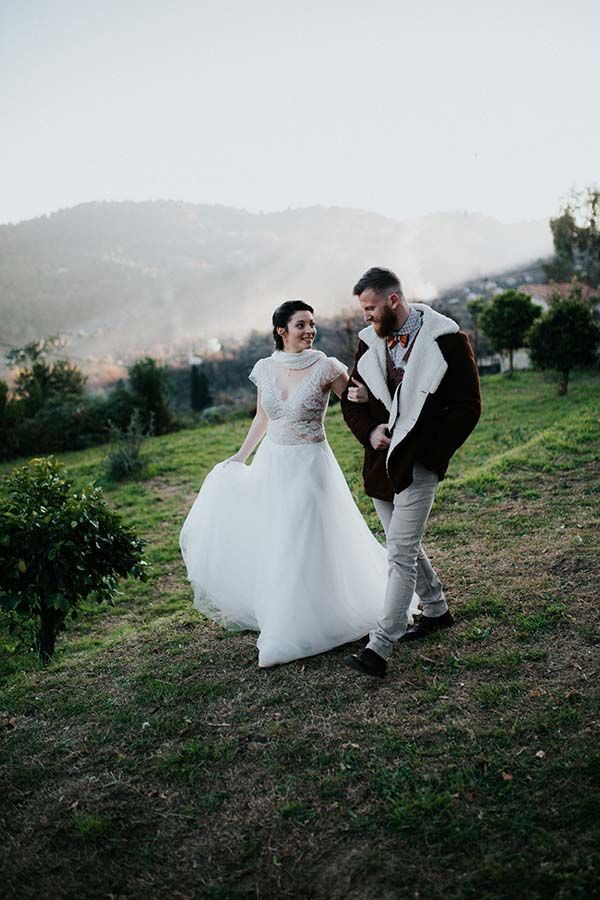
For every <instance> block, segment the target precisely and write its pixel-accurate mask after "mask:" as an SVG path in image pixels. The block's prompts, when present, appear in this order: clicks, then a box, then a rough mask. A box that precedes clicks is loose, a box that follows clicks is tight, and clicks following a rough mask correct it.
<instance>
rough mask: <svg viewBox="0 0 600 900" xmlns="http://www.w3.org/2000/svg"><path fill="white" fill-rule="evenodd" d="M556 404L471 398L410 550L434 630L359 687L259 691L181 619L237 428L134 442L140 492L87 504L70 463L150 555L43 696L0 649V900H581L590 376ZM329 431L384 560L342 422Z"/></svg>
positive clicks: (597, 432)
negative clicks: (142, 470)
mask: <svg viewBox="0 0 600 900" xmlns="http://www.w3.org/2000/svg"><path fill="white" fill-rule="evenodd" d="M555 390H556V388H555V385H554V384H552V383H550V382H549V381H547V380H546V379H544V378H543V377H541V376H539V375H535V374H532V373H518V375H517V376H516V377H515V378H514V379H512V380H510V379H508V378H506V377H500V376H492V377H487V378H485V379H484V381H483V391H484V414H483V417H482V421H481V423H480V425H479V426H478V428H477V430H476V431H475V432H474V434H473V435H472V436H471V438H470V440H469V441H468V442H467V444H466V445H465V446H464V447H463V448H461V450H460V451H459V452H458V454H457V455H456V457H455V459H454V460H453V462H452V464H451V467H450V471H449V474H448V477H447V479H446V480H445V481H444V482H443V483H442V485H441V486H440V490H439V492H438V498H437V500H436V505H435V507H434V510H433V513H432V516H431V520H430V525H429V529H428V534H427V536H426V541H425V543H426V546H427V548H428V551H429V553H430V556H431V557H432V558H433V561H434V565H436V567H437V568H438V569H439V570H440V573H441V574H442V576H443V578H444V582H445V585H446V590H447V595H448V598H449V602H450V605H451V608H452V610H453V612H454V613H455V616H456V619H457V624H456V626H455V627H454V628H452V629H450V630H449V631H447V632H444V633H442V634H440V635H433V636H431V637H430V638H428V639H427V640H425V641H423V642H422V643H419V644H418V645H414V646H410V647H407V648H405V649H404V650H402V651H400V650H399V651H397V652H396V653H395V654H394V656H393V658H392V661H391V665H390V671H389V674H388V677H387V678H386V679H385V680H384V681H383V682H377V683H373V682H372V681H368V680H365V681H361V680H360V679H358V678H356V677H355V676H354V674H353V673H352V672H351V671H350V670H347V669H345V667H344V666H343V664H342V655H343V653H344V652H345V648H340V649H336V650H334V651H331V652H330V653H327V654H323V655H321V656H318V657H313V658H311V659H308V660H305V661H298V662H295V663H291V664H290V665H288V666H283V667H280V668H277V669H274V670H272V671H268V672H265V671H259V670H258V669H257V668H256V647H255V641H256V636H255V635H253V634H251V633H249V632H237V633H232V634H229V633H227V632H224V631H222V630H221V629H220V628H219V627H217V626H216V625H214V624H212V623H210V622H207V621H206V620H204V619H202V618H201V617H200V616H199V615H198V614H197V613H196V612H195V611H194V610H193V609H192V607H191V596H190V591H189V586H188V584H187V582H186V581H185V578H184V570H183V565H182V562H181V559H180V556H179V548H178V532H179V528H180V526H181V523H182V520H183V517H184V515H185V513H186V512H187V509H188V508H189V506H190V505H191V502H192V500H193V498H194V496H195V493H196V492H197V490H198V488H199V486H200V484H201V482H202V479H203V478H204V476H205V475H206V473H207V472H208V471H209V470H210V468H211V467H212V465H214V463H215V462H217V461H218V460H220V459H222V458H224V457H226V456H227V455H230V454H231V453H232V452H234V450H235V449H237V447H238V446H239V444H240V442H241V440H242V437H243V434H244V432H245V429H246V427H247V422H243V421H235V422H232V423H228V424H225V425H217V426H212V427H202V428H198V429H196V430H193V431H184V432H180V433H178V434H174V435H168V436H165V437H161V438H156V439H153V440H152V441H150V442H149V444H148V448H147V451H146V452H147V455H148V457H149V478H148V479H147V480H146V481H142V482H138V483H135V484H129V485H128V484H124V485H112V484H108V483H107V482H106V481H105V480H104V475H103V465H102V460H103V456H104V454H105V452H106V451H105V449H104V448H98V449H92V450H88V451H85V452H82V453H75V454H68V455H65V457H64V462H65V463H66V464H67V466H68V468H69V471H70V473H71V474H72V476H73V477H74V479H75V481H76V483H77V485H78V486H80V485H82V484H84V483H86V481H88V480H90V479H95V480H96V482H97V483H99V484H101V485H102V486H103V487H104V488H105V490H106V495H107V498H108V502H109V503H110V505H111V506H112V507H113V508H115V509H117V510H118V511H119V512H120V513H121V515H122V516H123V518H124V519H125V520H126V521H127V523H129V524H132V525H133V526H134V527H135V528H137V529H138V530H139V532H140V533H141V534H143V536H144V537H146V539H147V540H148V542H149V543H148V550H147V557H148V559H149V561H150V562H151V565H152V575H151V578H150V580H149V581H148V582H147V583H145V584H139V583H134V582H131V583H129V582H128V583H125V584H123V585H122V588H121V594H120V596H119V597H118V598H117V601H116V603H115V605H114V606H113V607H92V606H91V605H90V607H89V608H88V609H86V610H85V611H83V612H82V614H81V616H80V618H79V619H78V620H77V622H73V623H70V624H69V630H68V632H67V633H66V634H65V635H62V636H61V637H60V639H59V644H58V650H57V653H56V657H55V660H54V662H53V664H52V665H51V666H50V667H49V668H48V669H47V670H42V669H41V668H40V667H39V665H38V664H37V663H36V661H35V658H34V657H33V656H32V655H31V654H29V653H27V652H26V649H24V648H23V646H20V647H19V645H18V644H17V642H16V641H15V639H14V637H11V636H10V635H8V633H7V632H6V631H5V630H4V629H3V626H2V623H0V648H1V653H0V675H1V676H2V682H1V686H0V736H1V737H0V741H1V743H0V823H1V825H2V830H3V834H4V835H5V839H4V840H3V841H2V842H1V843H0V866H1V867H2V871H3V891H4V893H5V894H6V895H7V896H11V897H14V898H21V897H23V898H25V897H32V896H40V895H47V896H56V897H73V898H75V897H76V898H83V900H86V898H90V900H91V898H96V897H99V896H109V895H111V894H112V895H114V896H124V897H129V896H135V897H136V898H137V897H140V898H146V897H147V898H155V897H165V898H171V897H173V898H183V897H194V898H213V900H214V898H220V900H239V898H244V900H246V898H250V897H252V898H255V897H257V896H259V897H262V898H274V900H275V898H276V900H279V898H283V897H298V898H303V900H304V898H327V900H330V898H331V900H335V898H342V897H343V898H361V900H362V898H366V900H375V898H380V897H386V898H396V897H399V898H414V897H417V896H418V897H421V898H424V900H436V898H440V900H441V898H444V900H447V898H448V900H454V898H456V900H482V898H484V900H487V898H489V900H496V898H506V900H509V898H510V900H514V898H527V900H529V898H531V900H534V898H539V900H545V898H548V897H552V898H560V900H571V898H573V900H575V898H578V900H579V898H581V900H583V898H587V897H590V896H593V894H594V891H595V889H596V884H597V880H598V874H599V871H598V870H599V862H600V853H599V850H598V848H599V846H600V840H599V839H600V828H599V826H598V822H599V821H600V818H599V816H598V809H597V805H596V803H595V797H596V796H597V795H596V794H595V792H594V788H595V787H596V786H597V778H598V776H597V772H598V769H599V766H600V758H599V756H598V749H597V744H598V729H597V723H598V717H599V714H600V704H599V702H598V697H597V693H596V692H595V691H594V684H595V683H596V682H595V678H597V670H596V663H595V651H596V650H597V645H598V642H599V640H600V629H599V628H598V621H599V611H598V603H597V584H598V574H599V573H598V559H599V558H600V540H599V529H598V525H599V518H600V517H599V507H600V503H599V496H600V376H599V375H595V374H590V373H578V374H576V375H575V377H574V378H573V381H572V383H571V385H570V388H569V394H568V395H567V397H566V398H559V397H558V396H557V395H556V393H555ZM327 431H328V436H329V439H330V442H331V444H332V447H333V449H334V451H335V453H336V456H337V458H338V460H339V461H340V464H341V465H342V467H343V469H344V472H345V474H346V476H347V479H348V482H349V485H350V487H351V490H352V492H353V494H354V496H355V498H356V500H357V502H358V503H359V505H360V508H361V510H362V511H363V514H364V515H365V516H366V518H367V520H368V522H369V524H370V526H371V527H372V528H373V530H374V531H375V532H376V533H378V534H379V535H380V536H381V533H380V529H379V524H378V522H377V519H376V516H375V514H374V512H373V509H372V505H371V503H370V501H369V500H368V498H366V497H365V496H364V494H363V492H362V482H361V474H360V472H361V452H360V448H359V447H357V445H356V443H355V442H354V440H353V438H352V437H351V435H350V434H349V433H348V431H347V429H346V428H345V426H344V423H343V421H342V420H341V418H340V413H339V407H335V408H334V409H332V410H331V411H330V413H329V414H328V419H327ZM2 468H3V471H7V470H8V468H10V467H8V466H3V467H2ZM346 649H347V648H346Z"/></svg>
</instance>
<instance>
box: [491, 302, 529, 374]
mask: <svg viewBox="0 0 600 900" xmlns="http://www.w3.org/2000/svg"><path fill="white" fill-rule="evenodd" d="M540 314H541V309H540V308H539V306H536V305H535V303H533V301H532V299H531V297H530V296H529V295H528V294H523V293H520V292H519V291H504V293H503V294H499V295H498V296H497V297H494V299H493V300H491V301H490V302H489V303H488V304H487V305H486V306H485V308H484V309H483V310H482V311H481V312H480V314H479V316H478V320H479V324H480V325H481V328H482V330H483V331H484V332H485V334H486V335H487V337H488V339H489V341H490V344H491V345H492V348H493V349H494V350H496V351H497V352H498V353H508V358H509V374H510V375H511V376H512V374H513V354H514V351H515V350H518V349H519V347H524V346H525V341H526V336H527V332H528V331H529V329H530V328H531V326H532V324H533V322H534V321H535V319H536V318H537V317H538V316H539V315H540Z"/></svg>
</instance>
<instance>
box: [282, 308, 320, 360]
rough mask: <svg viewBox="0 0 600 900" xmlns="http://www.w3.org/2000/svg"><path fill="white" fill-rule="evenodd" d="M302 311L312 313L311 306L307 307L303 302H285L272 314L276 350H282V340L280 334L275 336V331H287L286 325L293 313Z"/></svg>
mask: <svg viewBox="0 0 600 900" xmlns="http://www.w3.org/2000/svg"><path fill="white" fill-rule="evenodd" d="M302 309H305V310H307V311H308V312H311V313H314V309H313V308H312V306H309V305H308V303H305V302H304V300H286V301H285V303H282V304H281V306H278V307H277V309H276V310H275V312H274V313H273V339H274V341H275V347H276V348H277V350H283V338H282V337H281V335H280V334H277V329H278V328H286V329H287V323H288V322H289V321H290V319H291V318H292V316H293V315H294V313H295V312H300V310H302Z"/></svg>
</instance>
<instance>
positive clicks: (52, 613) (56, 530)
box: [0, 457, 146, 665]
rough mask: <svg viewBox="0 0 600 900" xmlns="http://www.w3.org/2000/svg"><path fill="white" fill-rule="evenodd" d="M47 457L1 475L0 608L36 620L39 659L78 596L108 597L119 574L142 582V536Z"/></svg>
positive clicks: (47, 655)
mask: <svg viewBox="0 0 600 900" xmlns="http://www.w3.org/2000/svg"><path fill="white" fill-rule="evenodd" d="M61 472H62V466H61V465H60V464H59V463H58V462H57V461H56V460H54V459H53V458H52V457H47V458H45V459H34V460H33V461H32V462H31V463H29V464H28V465H26V466H22V467H21V468H19V469H16V470H14V471H13V472H12V473H11V475H10V476H7V477H6V478H4V479H2V481H3V495H2V499H1V500H0V609H1V610H3V611H5V612H8V613H10V614H11V615H12V616H13V617H14V619H13V623H14V624H16V623H17V622H18V621H19V619H23V620H25V621H30V620H32V619H33V620H35V621H36V623H37V626H38V630H37V649H38V652H39V655H40V658H41V660H42V662H43V664H44V665H45V664H47V663H48V662H49V661H50V660H51V658H52V654H53V652H54V646H55V641H56V636H57V634H58V633H59V632H61V631H63V630H64V629H65V627H66V619H67V616H68V615H71V616H72V617H73V618H75V616H76V615H77V609H78V607H79V605H80V603H81V601H83V600H86V599H92V600H94V601H95V602H97V603H102V602H107V603H112V602H113V598H114V594H115V592H116V590H117V584H118V580H119V578H125V577H127V576H132V577H133V578H140V579H142V580H145V577H146V570H145V568H146V563H145V562H144V560H143V559H142V547H143V541H142V540H141V539H140V538H138V537H137V536H136V535H135V533H134V532H133V531H132V530H131V529H130V528H128V527H127V526H125V525H123V524H122V523H121V520H120V517H119V516H118V515H117V514H116V513H114V512H112V511H111V510H109V509H108V507H107V506H106V504H105V502H104V499H103V497H102V492H101V491H100V490H99V489H98V488H96V487H94V486H93V485H89V486H88V487H87V488H86V489H85V490H84V491H82V492H81V493H79V494H77V493H72V490H71V489H72V483H71V482H70V481H69V480H67V479H66V478H64V477H63V475H62V474H61Z"/></svg>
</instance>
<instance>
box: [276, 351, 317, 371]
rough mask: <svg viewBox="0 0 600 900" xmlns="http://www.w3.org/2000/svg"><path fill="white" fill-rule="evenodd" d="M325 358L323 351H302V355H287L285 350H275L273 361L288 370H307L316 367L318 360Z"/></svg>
mask: <svg viewBox="0 0 600 900" xmlns="http://www.w3.org/2000/svg"><path fill="white" fill-rule="evenodd" d="M324 356H325V354H324V353H323V351H322V350H301V351H300V353H287V352H286V351H285V350H275V351H274V352H273V355H272V357H271V358H272V359H273V360H274V361H275V362H276V363H279V364H280V365H282V366H285V368H286V369H307V368H308V367H309V366H312V365H314V364H315V363H316V362H317V360H318V359H321V358H323V357H324Z"/></svg>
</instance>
